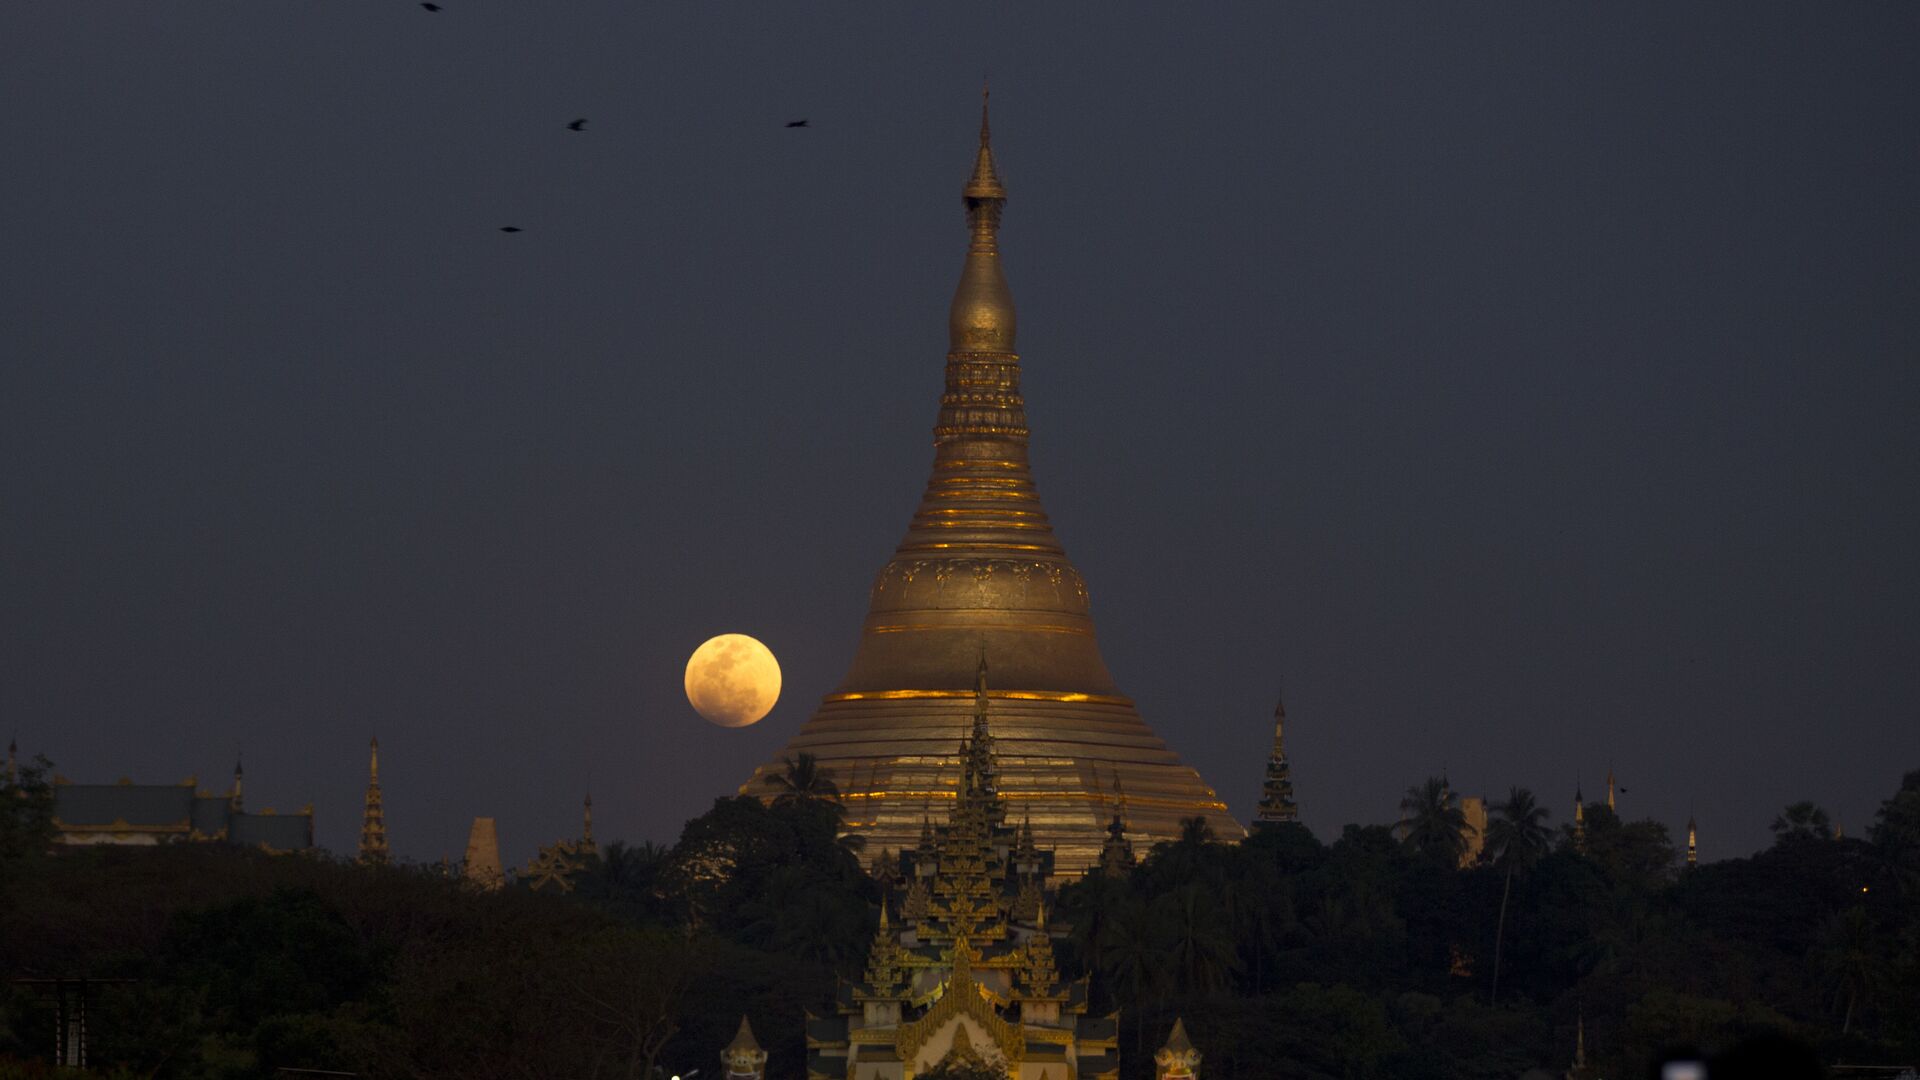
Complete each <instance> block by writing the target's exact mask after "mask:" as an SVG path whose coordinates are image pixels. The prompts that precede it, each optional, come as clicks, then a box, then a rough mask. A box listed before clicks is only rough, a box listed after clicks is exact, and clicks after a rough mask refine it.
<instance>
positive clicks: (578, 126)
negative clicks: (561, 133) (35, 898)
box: [567, 116, 587, 131]
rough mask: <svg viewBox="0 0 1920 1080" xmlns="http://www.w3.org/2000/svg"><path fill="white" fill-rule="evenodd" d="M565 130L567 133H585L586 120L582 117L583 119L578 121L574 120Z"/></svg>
mask: <svg viewBox="0 0 1920 1080" xmlns="http://www.w3.org/2000/svg"><path fill="white" fill-rule="evenodd" d="M567 130H568V131H585V130H587V118H586V117H584V116H583V117H581V118H580V119H578V120H575V121H574V122H573V123H571V124H568V125H567Z"/></svg>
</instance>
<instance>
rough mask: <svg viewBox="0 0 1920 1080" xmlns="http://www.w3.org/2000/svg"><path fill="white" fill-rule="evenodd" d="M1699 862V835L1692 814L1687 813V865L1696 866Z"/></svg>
mask: <svg viewBox="0 0 1920 1080" xmlns="http://www.w3.org/2000/svg"><path fill="white" fill-rule="evenodd" d="M1699 862H1700V837H1699V833H1698V832H1697V830H1696V828H1695V826H1694V823H1693V815H1692V814H1688V815H1687V865H1688V866H1696V865H1698V864H1699Z"/></svg>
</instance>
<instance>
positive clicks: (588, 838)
mask: <svg viewBox="0 0 1920 1080" xmlns="http://www.w3.org/2000/svg"><path fill="white" fill-rule="evenodd" d="M580 842H581V843H582V844H585V845H586V846H588V847H592V846H593V792H591V791H589V792H587V798H586V801H585V802H584V803H583V804H582V805H581V808H580Z"/></svg>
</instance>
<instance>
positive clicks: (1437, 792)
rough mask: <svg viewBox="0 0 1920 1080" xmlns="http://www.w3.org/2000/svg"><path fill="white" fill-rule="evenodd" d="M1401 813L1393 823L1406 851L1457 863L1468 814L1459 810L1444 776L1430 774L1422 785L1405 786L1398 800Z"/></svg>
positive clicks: (1463, 849) (1463, 850)
mask: <svg viewBox="0 0 1920 1080" xmlns="http://www.w3.org/2000/svg"><path fill="white" fill-rule="evenodd" d="M1400 813H1401V814H1402V815H1404V816H1402V817H1401V818H1400V820H1399V822H1397V823H1396V824H1395V825H1394V829H1395V831H1397V832H1399V834H1400V842H1401V843H1403V844H1405V845H1406V846H1407V848H1408V850H1411V851H1414V852H1417V853H1419V854H1421V855H1425V856H1428V857H1429V858H1432V859H1435V860H1437V861H1441V862H1444V863H1446V864H1447V865H1449V866H1458V865H1460V857H1461V856H1462V855H1464V854H1466V851H1467V831H1468V830H1469V829H1471V828H1472V826H1470V825H1468V824H1467V816H1466V815H1465V814H1464V813H1462V812H1461V811H1460V797H1459V796H1457V795H1455V794H1454V793H1453V789H1452V788H1450V787H1448V786H1447V782H1446V780H1445V779H1444V778H1442V777H1438V776H1429V777H1427V780H1426V782H1425V783H1423V784H1416V785H1414V786H1413V787H1410V788H1408V789H1407V797H1406V798H1404V799H1401V800H1400Z"/></svg>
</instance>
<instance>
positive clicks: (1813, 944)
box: [0, 763, 1920, 1080]
mask: <svg viewBox="0 0 1920 1080" xmlns="http://www.w3.org/2000/svg"><path fill="white" fill-rule="evenodd" d="M796 764H803V763H796ZM792 779H793V780H794V781H795V784H794V789H793V790H791V791H789V792H788V794H787V795H786V796H784V797H782V798H780V799H778V800H776V801H775V802H774V803H772V804H770V805H769V804H764V803H761V802H760V801H758V800H754V799H745V798H728V799H721V800H718V801H717V802H716V803H715V805H714V808H713V809H712V810H711V811H710V812H708V813H707V814H704V815H702V816H701V817H699V818H696V819H694V820H693V821H690V822H688V823H687V825H686V828H685V830H684V832H683V833H682V835H681V837H680V839H679V840H678V842H677V843H675V844H674V845H673V846H672V847H670V848H660V847H654V846H652V845H640V846H632V847H630V846H626V845H621V844H614V845H611V846H609V847H608V848H606V849H605V850H604V851H603V852H602V854H601V857H600V858H599V859H598V860H597V861H596V862H594V863H593V865H592V866H591V868H590V870H589V872H588V873H587V875H586V876H585V877H584V878H583V879H582V880H581V881H580V882H579V887H578V888H577V889H576V890H575V891H574V892H573V893H572V894H568V895H559V894H543V893H534V892H531V891H528V890H527V889H525V888H521V887H512V888H508V889H506V890H504V891H501V892H497V893H480V892H476V891H474V890H472V889H470V888H468V887H466V886H465V885H463V884H462V883H460V882H459V881H458V880H457V879H454V878H451V877H449V876H447V875H446V874H444V873H442V872H441V871H439V870H438V869H437V868H418V867H363V866H357V865H353V864H349V863H344V862H340V861H335V860H329V859H326V858H320V857H313V858H307V857H286V856H280V857H275V856H268V855H264V854H260V853H257V852H251V851H245V850H238V849H233V848H227V847H223V846H219V845H201V844H192V845H176V846H171V847H164V848H159V849H146V850H134V849H126V848H116V849H99V850H92V851H84V852H71V853H63V854H59V855H55V856H48V855H46V854H45V853H44V852H45V848H46V840H47V838H48V832H47V825H48V814H47V813H46V809H47V790H46V787H45V783H44V769H43V768H41V769H36V770H23V771H22V775H21V783H20V784H18V785H16V786H15V787H14V788H12V789H9V790H7V791H5V792H3V793H0V970H4V971H5V972H6V973H7V974H8V975H9V977H10V978H18V977H21V976H50V975H67V976H74V975H82V974H84V975H87V976H89V977H93V978H122V979H126V980H129V981H127V982H124V983H114V984H106V985H102V986H101V987H100V988H98V989H97V990H96V991H95V1004H94V1010H93V1014H92V1017H91V1023H90V1028H91V1035H92V1050H93V1058H94V1061H95V1063H96V1066H98V1067H100V1070H101V1071H102V1072H120V1073H124V1074H125V1075H140V1076H154V1077H168V1078H173V1077H178V1078H201V1077H206V1078H236V1080H237V1078H242V1077H266V1076H269V1075H271V1074H272V1072H273V1070H274V1069H275V1068H277V1067H281V1066H292V1067H299V1068H318V1069H341V1070H347V1071H354V1072H359V1073H362V1074H363V1075H367V1076H372V1077H400V1078H407V1077H429V1076H436V1077H437V1076H454V1075H460V1076H469V1077H480V1078H490V1077H500V1078H507V1077H524V1078H532V1077H549V1076H579V1077H606V1078H613V1077H620V1078H631V1080H642V1078H647V1077H650V1076H652V1075H655V1073H654V1070H655V1068H656V1067H659V1068H660V1069H663V1070H665V1071H666V1072H669V1073H670V1072H675V1071H678V1072H681V1073H686V1072H688V1071H690V1070H692V1069H694V1068H700V1069H702V1070H703V1072H702V1075H707V1074H711V1073H712V1072H714V1068H715V1066H716V1065H717V1060H716V1056H717V1053H718V1050H719V1048H720V1047H721V1046H723V1045H725V1044H726V1043H727V1041H728V1040H729V1039H730V1038H731V1036H732V1034H733V1030H734V1028H735V1026H737V1024H738V1023H739V1017H740V1015H741V1014H742V1013H746V1014H749V1015H750V1016H751V1017H752V1021H753V1025H754V1029H755V1031H756V1033H757V1034H758V1035H759V1036H760V1039H761V1042H762V1043H763V1044H764V1045H765V1046H766V1047H767V1048H768V1050H769V1051H770V1052H771V1054H772V1060H771V1061H770V1063H769V1075H770V1076H775V1077H793V1076H799V1075H802V1073H803V1063H802V1055H803V1053H804V1050H803V1047H804V1039H803V1035H802V1031H801V1022H802V1017H803V1015H804V1013H805V1012H806V1011H807V1010H809V1009H810V1010H813V1011H815V1012H816V1013H818V1012H822V1011H825V1010H826V1009H827V1008H829V1007H830V1005H829V1002H830V1001H831V997H832V993H833V987H834V983H835V980H836V978H837V977H839V976H840V975H845V974H852V973H854V972H856V971H857V970H858V968H859V966H860V962H861V957H862V955H863V951H864V948H865V946H866V943H867V941H868V940H869V939H870V937H871V934H872V929H873V926H872V919H873V912H874V906H873V905H874V902H875V901H876V900H877V899H878V894H877V892H876V890H875V886H874V885H873V883H872V882H871V880H870V879H868V878H867V877H866V876H865V875H864V874H862V873H861V872H860V870H859V867H858V864H857V862H856V858H855V855H854V853H853V852H851V851H850V850H849V849H848V847H847V846H846V845H845V844H844V843H843V842H842V841H841V840H840V839H837V838H836V833H837V830H838V826H839V822H840V816H839V814H840V811H839V806H838V804H837V803H835V802H834V801H832V792H831V785H830V783H829V782H826V781H825V778H823V777H819V776H817V775H811V774H809V773H808V772H807V771H805V770H804V769H802V770H796V771H795V773H794V774H793V777H792ZM1450 809H1452V807H1450V804H1449V803H1448V799H1447V797H1446V793H1445V792H1444V791H1436V790H1428V786H1427V785H1419V786H1416V787H1415V788H1413V789H1411V790H1410V791H1409V793H1408V799H1407V803H1406V805H1405V806H1404V807H1403V811H1404V817H1403V818H1402V820H1401V821H1400V822H1399V823H1398V824H1397V825H1396V826H1395V827H1393V828H1389V827H1386V826H1349V827H1348V828H1347V829H1346V830H1345V832H1344V833H1343V834H1342V835H1341V836H1340V837H1339V838H1338V839H1336V840H1335V841H1334V842H1332V843H1331V844H1323V843H1321V842H1320V841H1319V840H1317V839H1316V838H1315V837H1314V836H1313V835H1312V834H1311V833H1309V832H1308V831H1307V830H1305V829H1304V828H1300V827H1298V826H1285V827H1281V828H1278V829H1273V830H1268V831H1262V832H1260V833H1258V834H1256V835H1255V836H1254V837H1253V838H1252V839H1251V840H1249V841H1247V842H1245V843H1243V844H1239V845H1226V844H1222V843H1219V842H1217V841H1216V840H1215V839H1214V838H1213V837H1212V836H1211V835H1210V834H1209V833H1208V831H1207V830H1206V829H1204V828H1203V827H1194V828H1192V829H1189V830H1187V831H1186V833H1185V834H1184V835H1183V837H1182V839H1181V840H1180V841H1178V842H1176V843H1171V844H1164V845H1161V846H1160V847H1159V848H1157V849H1156V850H1154V851H1153V852H1151V853H1149V854H1147V855H1146V857H1145V858H1144V859H1143V860H1142V862H1141V864H1140V865H1139V866H1138V867H1137V868H1136V869H1134V870H1133V871H1132V872H1131V873H1130V874H1128V875H1126V876H1125V877H1122V878H1111V877H1104V876H1098V875H1096V876H1093V877H1090V878H1088V879H1086V880H1084V881H1082V882H1080V883H1078V884H1075V885H1073V886H1070V887H1069V888H1067V889H1065V890H1064V891H1063V893H1062V895H1061V897H1060V902H1059V905H1058V908H1057V911H1056V915H1055V919H1054V922H1055V925H1056V927H1066V928H1069V929H1067V930H1066V931H1065V932H1066V933H1067V934H1068V938H1067V941H1066V942H1065V943H1064V944H1063V954H1064V955H1063V959H1064V961H1065V963H1066V964H1067V965H1068V966H1069V967H1070V968H1073V967H1077V968H1078V969H1079V970H1080V971H1084V972H1090V973H1092V974H1093V975H1094V981H1093V986H1094V995H1095V999H1096V1000H1095V1007H1096V1009H1104V1008H1110V1007H1117V1008H1120V1009H1122V1010H1123V1022H1122V1028H1121V1035H1122V1039H1121V1045H1122V1051H1123V1056H1124V1059H1125V1060H1124V1068H1125V1075H1126V1076H1127V1077H1128V1080H1134V1078H1138V1077H1145V1076H1150V1075H1151V1062H1150V1055H1151V1052H1152V1051H1153V1049H1154V1048H1155V1047H1156V1046H1157V1045H1158V1044H1159V1041H1160V1040H1161V1039H1162V1038H1163V1037H1164V1036H1165V1034H1166V1031H1167V1029H1168V1028H1169V1027H1170V1026H1171V1024H1172V1021H1173V1018H1174V1017H1175V1016H1176V1015H1180V1016H1184V1017H1185V1019H1186V1022H1187V1026H1188V1030H1189V1031H1190V1033H1191V1035H1192V1038H1193V1041H1194V1043H1195V1045H1197V1046H1198V1047H1199V1048H1200V1049H1201V1050H1202V1052H1203V1053H1204V1054H1205V1055H1206V1062H1205V1069H1204V1073H1203V1075H1205V1076H1207V1077H1209V1078H1210V1080H1211V1078H1218V1080H1231V1078H1249V1077H1261V1078H1265V1077H1273V1076H1289V1077H1341V1078H1346V1077H1375V1076H1379V1077H1386V1076H1392V1077H1513V1076H1518V1075H1520V1074H1521V1073H1523V1072H1525V1071H1526V1070H1528V1069H1530V1068H1536V1067H1542V1066H1546V1067H1550V1068H1553V1070H1554V1071H1555V1072H1556V1073H1557V1072H1558V1071H1559V1070H1560V1069H1563V1068H1565V1064H1566V1062H1567V1061H1568V1059H1569V1058H1570V1057H1571V1055H1572V1048H1573V1042H1574V1029H1575V1025H1576V1023H1577V1022H1580V1021H1584V1024H1585V1031H1586V1039H1587V1047H1588V1050H1589V1053H1590V1056H1591V1057H1592V1058H1593V1059H1594V1061H1595V1064H1596V1065H1598V1066H1599V1067H1600V1070H1601V1075H1609V1076H1631V1075H1637V1074H1641V1073H1642V1072H1643V1070H1644V1066H1645V1063H1646V1062H1647V1061H1649V1060H1650V1059H1651V1058H1652V1057H1653V1055H1655V1054H1656V1053H1657V1052H1659V1051H1660V1050H1661V1049H1662V1048H1664V1047H1669V1046H1675V1045H1681V1044H1692V1045H1696V1046H1699V1047H1701V1048H1702V1049H1703V1050H1706V1051H1709V1052H1711V1051H1714V1050H1717V1049H1720V1048H1723V1047H1725V1046H1728V1045H1731V1044H1732V1043H1734V1042H1735V1041H1737V1040H1739V1039H1740V1038H1742V1037H1744V1036H1747V1035H1750V1034H1753V1033H1756V1032H1763V1031H1777V1032H1781V1033H1784V1034H1786V1035H1788V1036H1791V1037H1793V1038H1795V1039H1797V1040H1799V1041H1800V1042H1802V1043H1805V1044H1809V1045H1811V1046H1813V1047H1814V1048H1815V1049H1816V1050H1817V1052H1818V1053H1819V1054H1820V1056H1821V1057H1822V1058H1823V1059H1824V1060H1826V1061H1828V1062H1835V1061H1840V1060H1845V1061H1849V1062H1868V1063H1874V1062H1881V1063H1884V1062H1899V1063H1905V1062H1911V1061H1914V1060H1916V1059H1920V1016H1917V1015H1916V1010H1915V1009H1914V1008H1913V1006H1912V1003H1913V1002H1914V1001H1916V1000H1920V916H1916V911H1920V772H1916V773H1913V774H1910V775H1909V776H1908V777H1907V778H1906V781H1905V783H1904V784H1903V786H1902V788H1901V789H1900V791H1899V792H1897V793H1896V794H1895V795H1894V796H1893V797H1892V798H1890V799H1888V800H1887V801H1886V803H1885V804H1884V806H1883V807H1882V809H1881V812H1880V815H1879V818H1878V819H1877V821H1876V824H1875V827H1874V828H1873V830H1872V831H1871V833H1870V835H1869V836H1868V837H1867V838H1865V839H1845V840H1842V839H1834V838H1833V837H1832V834H1831V832H1830V831H1823V830H1822V829H1821V828H1820V826H1819V821H1820V816H1819V815H1818V813H1817V810H1818V808H1817V807H1811V806H1807V807H1801V806H1796V807H1792V808H1788V811H1787V812H1785V813H1783V814H1782V816H1781V823H1780V826H1781V827H1780V828H1778V829H1777V830H1776V836H1777V840H1776V843H1775V844H1774V846H1773V847H1772V848H1770V849H1768V850H1767V851H1764V852H1761V853H1759V854H1758V855H1756V856H1754V857H1752V858H1747V859H1734V860H1728V861H1724V862H1718V863H1713V864H1710V865H1705V866H1701V867H1698V868H1695V869H1691V870H1686V869H1683V868H1681V867H1680V866H1679V865H1678V860H1677V859H1676V855H1675V851H1674V848H1673V845H1672V842H1671V840H1670V838H1669V837H1668V836H1667V834H1666V830H1665V829H1664V828H1662V827H1661V826H1659V825H1657V824H1654V823H1651V822H1623V821H1620V820H1619V819H1617V818H1615V817H1614V816H1613V815H1612V814H1611V813H1610V812H1608V811H1607V809H1606V808H1605V806H1604V805H1596V806H1592V807H1589V808H1587V816H1586V828H1585V832H1584V835H1583V837H1582V838H1581V841H1580V843H1579V844H1577V845H1576V843H1575V842H1574V838H1573V837H1572V835H1571V833H1570V832H1569V831H1568V830H1566V829H1565V828H1564V827H1563V828H1562V829H1561V830H1560V831H1559V832H1558V833H1555V832H1553V831H1551V830H1550V827H1549V825H1548V823H1547V815H1546V814H1545V812H1544V811H1542V810H1541V809H1540V807H1539V806H1538V805H1537V804H1536V803H1535V801H1534V800H1533V799H1532V797H1531V796H1529V795H1527V793H1525V792H1523V791H1515V792H1512V793H1511V794H1510V795H1509V797H1508V799H1507V800H1506V801H1505V802H1504V803H1503V804H1501V805H1499V806H1497V807H1495V808H1494V811H1495V813H1494V818H1493V820H1492V821H1491V822H1490V823H1489V826H1488V830H1487V833H1488V835H1487V837H1486V850H1485V852H1484V854H1483V856H1482V859H1481V861H1480V862H1479V863H1477V864H1476V865H1473V866H1470V867H1467V868H1465V869H1461V868H1459V867H1458V864H1457V859H1455V858H1454V855H1453V853H1454V852H1455V851H1456V850H1457V849H1456V848H1455V847H1454V845H1453V842H1452V841H1450V840H1448V839H1446V838H1445V836H1444V835H1443V833H1442V832H1441V831H1438V830H1436V829H1435V828H1434V826H1433V823H1432V822H1431V821H1424V822H1423V821H1422V820H1421V818H1422V815H1427V816H1433V815H1439V816H1440V817H1442V818H1443V819H1446V820H1451V814H1450V813H1449V810H1450ZM0 994H4V996H0V1077H5V1076H12V1075H38V1074H39V1072H38V1071H37V1070H39V1069H40V1067H39V1066H29V1065H27V1064H24V1063H30V1062H44V1061H46V1060H48V1059H49V1058H50V1057H51V1038H52V1027H53V1024H52V1018H51V1014H50V1009H51V1006H50V1003H49V1002H48V1001H47V1000H46V999H45V997H44V996H41V995H39V994H38V993H37V992H36V991H35V990H33V989H32V988H30V987H25V986H8V987H6V988H4V989H0Z"/></svg>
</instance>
